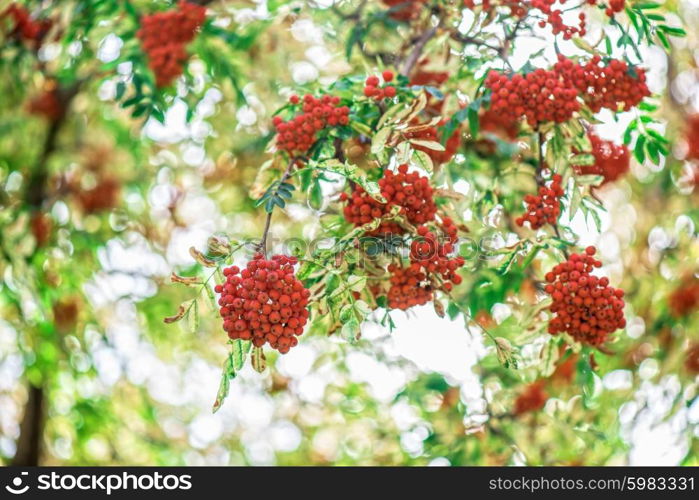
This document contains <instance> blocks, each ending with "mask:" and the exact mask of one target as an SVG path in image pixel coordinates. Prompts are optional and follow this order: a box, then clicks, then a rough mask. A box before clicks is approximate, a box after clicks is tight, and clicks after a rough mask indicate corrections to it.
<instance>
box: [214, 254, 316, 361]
mask: <svg viewBox="0 0 699 500" xmlns="http://www.w3.org/2000/svg"><path fill="white" fill-rule="evenodd" d="M296 263H297V259H296V258H295V257H287V256H284V255H275V256H273V257H272V258H271V259H269V260H268V259H266V258H265V257H263V256H262V254H257V255H255V256H254V258H253V259H252V260H251V261H250V262H248V264H247V267H246V268H245V269H242V270H241V269H239V268H238V267H237V266H231V267H228V268H226V269H224V270H223V275H224V276H225V277H226V281H225V282H224V283H222V284H220V285H216V293H218V294H220V298H219V301H218V303H219V305H220V306H221V308H220V313H221V317H222V318H223V329H224V330H225V331H226V332H227V333H228V337H229V338H231V339H242V340H251V341H252V343H253V345H255V346H256V347H262V346H263V345H264V344H265V343H269V345H270V346H271V347H272V348H273V349H276V350H278V351H279V352H280V353H282V354H284V353H287V352H289V349H291V348H292V347H294V346H295V345H296V344H297V343H298V339H297V338H296V337H297V336H299V335H301V334H302V333H303V327H304V326H305V324H306V321H307V320H308V310H307V309H306V306H307V304H308V297H309V296H310V292H309V291H308V290H307V289H306V288H304V286H303V283H301V281H299V280H298V279H297V278H296V276H295V274H294V265H295V264H296Z"/></svg>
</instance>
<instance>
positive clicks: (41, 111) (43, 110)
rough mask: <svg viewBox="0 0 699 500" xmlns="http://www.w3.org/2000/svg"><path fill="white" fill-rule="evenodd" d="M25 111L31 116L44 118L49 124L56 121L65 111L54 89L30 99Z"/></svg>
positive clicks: (56, 89)
mask: <svg viewBox="0 0 699 500" xmlns="http://www.w3.org/2000/svg"><path fill="white" fill-rule="evenodd" d="M27 111H28V112H29V113H31V114H33V115H36V116H41V117H43V118H46V119H47V120H48V121H50V122H55V121H56V120H58V119H59V118H60V117H61V116H62V115H63V112H64V111H65V110H64V106H63V100H62V99H61V96H60V95H59V90H58V88H57V87H54V88H52V89H50V90H44V91H43V92H42V93H41V94H39V95H37V96H35V97H34V98H32V99H31V100H30V101H29V103H28V104H27Z"/></svg>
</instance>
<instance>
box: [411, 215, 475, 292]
mask: <svg viewBox="0 0 699 500" xmlns="http://www.w3.org/2000/svg"><path fill="white" fill-rule="evenodd" d="M440 228H441V230H442V232H443V234H444V236H445V237H446V241H439V240H438V236H437V235H436V234H435V233H433V232H431V231H430V230H429V229H428V228H427V226H419V227H418V228H417V233H418V235H419V236H420V237H419V238H416V239H415V240H413V242H412V243H411V245H410V267H411V268H412V269H413V271H414V272H420V271H423V272H425V273H426V274H427V275H434V276H439V277H440V278H441V279H442V282H443V283H442V288H443V289H444V290H445V291H447V292H449V291H451V290H452V288H453V286H454V285H459V284H460V283H461V281H462V279H461V276H459V275H458V274H457V273H456V271H457V270H458V269H459V268H461V267H463V265H464V263H465V262H466V261H465V260H464V258H463V257H461V256H460V255H459V256H456V257H453V256H452V254H453V253H454V245H455V244H456V241H457V235H456V232H457V229H456V225H454V222H453V221H452V220H451V219H450V218H449V217H443V218H442V224H441V226H440Z"/></svg>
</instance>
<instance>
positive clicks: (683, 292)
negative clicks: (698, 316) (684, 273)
mask: <svg viewBox="0 0 699 500" xmlns="http://www.w3.org/2000/svg"><path fill="white" fill-rule="evenodd" d="M669 302H670V313H671V314H672V315H673V316H674V317H675V318H682V317H684V316H688V315H689V313H691V312H692V311H694V310H696V309H699V280H697V279H696V278H689V279H686V280H684V282H683V283H682V284H681V285H680V286H679V288H677V289H676V290H675V291H674V292H672V294H671V295H670V300H669Z"/></svg>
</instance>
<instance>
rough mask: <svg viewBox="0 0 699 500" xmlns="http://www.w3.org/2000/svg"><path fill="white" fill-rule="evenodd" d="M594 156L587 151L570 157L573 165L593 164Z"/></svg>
mask: <svg viewBox="0 0 699 500" xmlns="http://www.w3.org/2000/svg"><path fill="white" fill-rule="evenodd" d="M595 161H596V160H595V156H594V155H593V154H589V153H583V154H577V155H575V156H573V157H572V158H571V159H570V163H572V164H573V165H594V164H595Z"/></svg>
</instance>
